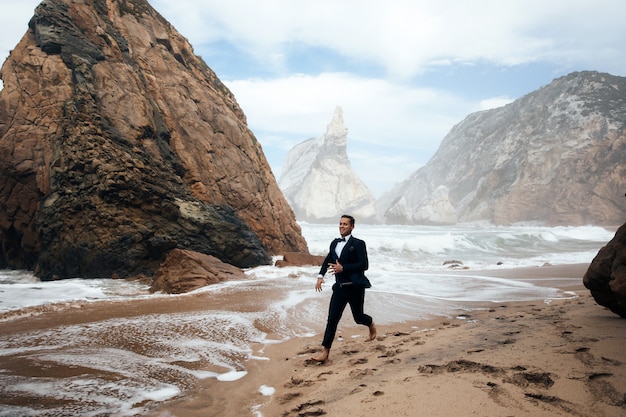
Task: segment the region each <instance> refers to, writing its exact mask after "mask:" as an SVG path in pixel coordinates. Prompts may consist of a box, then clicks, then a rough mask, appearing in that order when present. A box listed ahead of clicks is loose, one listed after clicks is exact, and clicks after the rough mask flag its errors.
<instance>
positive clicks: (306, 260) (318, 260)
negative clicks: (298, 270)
mask: <svg viewBox="0 0 626 417" xmlns="http://www.w3.org/2000/svg"><path fill="white" fill-rule="evenodd" d="M325 258H326V257H325V256H318V255H310V254H308V253H302V252H286V253H285V254H284V255H283V259H278V260H277V261H276V262H275V265H276V266H278V267H280V268H283V267H286V266H307V265H312V266H321V265H322V262H324V259H325Z"/></svg>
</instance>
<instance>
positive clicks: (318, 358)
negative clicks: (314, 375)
mask: <svg viewBox="0 0 626 417" xmlns="http://www.w3.org/2000/svg"><path fill="white" fill-rule="evenodd" d="M329 354H330V349H328V348H324V350H322V354H321V355H320V356H314V357H312V358H311V360H312V361H315V362H319V363H325V362H326V361H327V360H328V355H329Z"/></svg>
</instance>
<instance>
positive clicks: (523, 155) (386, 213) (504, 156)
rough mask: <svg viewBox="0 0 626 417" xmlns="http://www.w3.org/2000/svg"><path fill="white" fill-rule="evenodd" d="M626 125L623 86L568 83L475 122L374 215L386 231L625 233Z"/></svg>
mask: <svg viewBox="0 0 626 417" xmlns="http://www.w3.org/2000/svg"><path fill="white" fill-rule="evenodd" d="M625 126H626V78H624V77H616V76H613V75H610V74H602V73H598V72H591V71H587V72H577V73H572V74H569V75H567V76H565V77H561V78H558V79H556V80H554V81H553V82H552V83H550V84H549V85H547V86H545V87H542V88H540V89H538V90H537V91H534V92H532V93H530V94H528V95H526V96H524V97H521V98H520V99H518V100H515V101H514V102H513V103H510V104H508V105H506V106H503V107H500V108H497V109H492V110H487V111H482V112H478V113H473V114H470V115H469V116H468V117H467V118H466V119H465V120H463V121H462V122H461V123H459V124H458V125H456V126H455V127H454V128H453V129H452V130H451V131H450V132H449V133H448V135H446V137H445V138H444V139H443V141H442V143H441V145H440V147H439V149H438V150H437V152H436V153H435V155H434V156H433V157H432V158H431V160H430V161H429V162H428V163H427V164H426V165H425V166H423V167H421V168H420V169H419V170H417V171H416V172H415V173H414V174H412V175H411V176H410V177H409V178H408V179H406V180H405V181H403V182H402V183H401V184H398V185H397V186H396V187H394V189H393V190H391V191H390V192H388V193H386V194H384V195H383V196H381V198H380V199H379V200H378V201H377V214H378V216H379V218H380V219H382V220H383V221H384V222H385V223H421V224H425V223H426V224H428V223H436V224H441V223H444V224H446V223H447V224H452V223H455V222H475V221H490V222H493V223H495V224H512V223H516V222H535V223H539V224H545V225H586V224H596V225H604V226H614V225H617V224H621V223H622V221H623V219H624V218H625V217H626V207H625V206H624V204H623V203H622V200H623V194H624V189H626V168H625V165H624V161H626V128H625ZM441 187H445V188H446V189H447V196H445V198H444V197H443V195H442V193H441ZM442 207H443V208H444V209H443V211H442ZM452 210H453V211H454V215H453V214H452ZM442 213H443V215H442Z"/></svg>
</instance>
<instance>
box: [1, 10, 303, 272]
mask: <svg viewBox="0 0 626 417" xmlns="http://www.w3.org/2000/svg"><path fill="white" fill-rule="evenodd" d="M1 75H2V80H3V81H4V89H3V90H2V91H1V92H0V245H1V246H0V249H1V251H2V256H1V257H0V267H2V268H6V267H10V268H26V269H34V270H35V271H36V273H37V274H38V275H39V276H40V277H42V278H43V279H51V278H65V277H85V278H89V277H110V276H120V277H127V276H133V275H136V274H140V273H144V274H148V275H151V274H152V273H153V272H154V269H155V268H156V267H157V266H158V265H159V263H160V262H161V261H163V260H164V258H165V256H166V255H167V253H168V252H169V251H170V250H172V249H174V248H178V249H184V250H191V251H196V252H200V253H203V254H206V255H211V256H215V257H216V258H218V259H220V260H221V261H223V262H227V263H230V264H232V265H235V266H238V267H250V266H254V265H259V264H267V263H269V262H271V258H270V255H272V254H279V253H284V252H288V251H304V252H307V248H306V242H305V240H304V238H303V237H302V235H301V233H300V228H299V226H298V225H297V223H296V222H295V216H294V213H293V211H292V210H291V208H290V207H289V205H288V203H287V201H286V200H285V199H284V197H283V195H282V193H281V191H280V189H279V188H278V185H277V183H276V180H275V178H274V176H273V174H272V172H271V170H270V168H269V165H268V163H267V161H266V159H265V157H264V155H263V152H262V149H261V146H260V145H259V143H258V142H257V140H256V138H255V137H254V135H253V133H252V132H251V131H250V130H249V129H248V127H247V125H246V119H245V115H244V113H243V111H242V109H241V108H240V107H239V105H238V104H237V101H236V100H235V98H234V97H233V94H232V93H231V92H230V91H229V90H228V89H227V88H226V87H225V86H224V84H222V82H221V81H220V80H219V79H218V77H217V76H216V75H215V74H214V73H213V71H212V70H211V69H210V68H209V67H208V66H207V65H206V64H205V63H204V62H203V61H202V59H200V58H199V57H197V56H195V55H194V53H193V49H192V47H191V45H190V44H189V43H188V42H187V40H186V39H184V38H183V37H182V36H181V35H180V34H179V33H178V32H177V31H176V30H175V29H174V28H173V27H172V26H171V25H170V24H169V23H168V22H167V21H165V20H164V19H163V18H162V17H161V16H160V15H159V14H158V13H157V12H156V11H155V10H154V9H152V7H151V6H150V5H149V4H148V2H147V1H145V0H132V1H131V0H126V1H125V0H117V1H113V0H107V1H96V2H91V1H70V0H45V1H43V2H42V3H41V4H40V5H39V6H38V7H37V9H36V10H35V15H34V17H33V18H32V20H31V21H30V23H29V30H28V31H27V33H26V34H25V35H24V37H23V38H22V40H21V41H20V42H19V44H18V45H17V46H16V48H15V49H14V50H13V51H12V52H11V55H10V56H9V58H8V59H7V61H6V62H5V63H4V65H3V67H2V72H1Z"/></svg>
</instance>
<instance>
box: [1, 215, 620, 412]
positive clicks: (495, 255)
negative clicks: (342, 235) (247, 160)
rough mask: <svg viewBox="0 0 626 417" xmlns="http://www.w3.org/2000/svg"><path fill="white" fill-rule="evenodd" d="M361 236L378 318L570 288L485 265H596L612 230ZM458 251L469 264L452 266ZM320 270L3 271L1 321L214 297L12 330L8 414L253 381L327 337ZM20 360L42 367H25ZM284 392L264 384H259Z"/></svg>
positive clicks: (140, 403)
mask: <svg viewBox="0 0 626 417" xmlns="http://www.w3.org/2000/svg"><path fill="white" fill-rule="evenodd" d="M301 226H302V232H303V235H304V236H305V238H306V240H307V243H308V246H309V250H310V252H311V253H313V254H320V255H322V254H325V253H326V252H327V250H328V245H329V243H330V241H331V240H332V239H333V238H334V237H336V236H337V235H338V227H337V225H318V224H307V223H302V224H301ZM353 233H354V236H356V237H359V238H361V239H363V240H365V241H366V243H367V248H368V255H369V260H370V269H369V270H368V272H367V275H368V277H369V279H370V281H371V282H372V284H373V287H372V288H371V289H369V290H368V291H367V295H366V312H368V313H369V314H371V315H372V316H374V318H375V321H376V322H377V323H378V324H390V323H394V322H402V321H409V320H419V319H422V318H428V317H430V316H432V315H454V314H457V313H458V311H459V310H463V309H469V308H473V306H476V305H477V303H491V302H506V301H524V300H539V301H542V302H549V301H550V300H554V299H560V298H568V297H572V296H573V295H572V294H571V293H568V292H567V291H564V290H563V289H561V288H556V286H555V287H551V286H549V285H548V286H546V285H545V283H539V282H535V281H534V280H533V278H532V277H528V278H527V279H525V277H523V276H522V277H518V278H521V279H502V278H494V277H493V276H489V274H486V273H484V271H485V270H492V269H508V268H519V267H531V266H542V265H546V264H550V265H568V264H577V263H588V262H590V261H591V260H592V259H593V257H594V256H595V255H596V254H597V252H598V250H599V249H600V248H601V247H602V246H604V245H605V244H606V243H607V242H608V241H609V240H611V239H612V237H613V235H614V231H610V230H606V229H604V228H601V227H593V226H587V227H552V228H549V227H537V226H517V227H494V226H487V225H463V226H454V227H424V226H381V225H359V224H357V227H356V228H355V230H354V232H353ZM447 261H454V263H455V264H456V265H458V266H457V268H466V271H465V272H464V273H462V274H459V273H458V272H456V271H453V270H451V269H450V267H449V265H447V264H446V263H447ZM317 269H318V268H317V267H288V268H277V267H274V266H261V267H258V268H252V269H250V270H248V271H246V275H247V280H245V281H231V282H225V283H220V284H216V285H212V286H209V287H205V288H202V289H199V290H197V291H194V292H193V293H191V294H184V295H165V294H150V293H149V291H148V287H147V286H146V285H145V284H141V283H137V282H129V281H125V280H81V279H72V280H63V281H57V282H40V281H39V280H38V279H37V278H35V277H34V276H33V275H32V273H30V272H28V271H0V329H1V328H2V326H3V325H7V324H9V323H11V321H13V320H17V319H24V318H29V319H31V318H32V320H33V321H34V320H37V318H38V317H41V316H42V315H45V314H46V312H50V311H55V312H63V313H64V312H66V311H67V314H68V315H70V314H73V313H74V312H75V311H77V310H79V309H81V308H84V307H85V306H90V307H91V308H92V309H93V308H95V309H96V310H97V309H98V308H99V306H100V305H102V308H103V309H105V308H109V307H110V306H111V305H120V306H121V305H124V306H128V305H132V303H139V302H141V301H145V300H155V299H156V300H157V301H160V300H162V302H163V303H164V304H166V303H169V304H171V303H173V302H175V303H180V305H187V304H191V301H192V300H195V299H197V297H202V298H201V299H202V300H209V301H207V302H206V303H205V304H203V306H202V308H201V309H197V308H193V309H192V308H190V309H189V311H186V310H185V309H184V308H182V309H174V310H172V311H160V312H156V311H155V312H147V313H142V314H133V315H127V316H121V317H115V316H112V317H109V318H105V319H94V320H88V321H81V322H79V323H75V324H69V325H58V326H52V327H50V326H48V327H45V328H42V329H38V328H37V327H36V326H35V327H33V328H30V326H25V327H27V328H24V329H23V331H22V330H21V331H19V332H11V333H10V336H0V417H2V416H47V415H77V416H78V415H85V416H88V415H101V414H106V415H111V414H112V415H116V416H132V415H143V414H145V413H147V412H148V411H149V410H151V409H153V408H154V406H155V405H156V404H158V403H159V402H161V401H164V400H168V399H171V398H175V397H177V396H179V395H183V394H184V393H185V391H186V390H188V389H190V388H191V387H193V386H194V384H196V383H197V382H198V381H200V380H204V379H209V378H211V379H214V380H215V381H230V382H232V381H237V380H239V379H240V378H244V377H245V375H246V373H247V367H248V364H249V362H250V361H255V360H268V358H265V357H263V354H262V353H263V348H262V347H263V346H267V345H268V344H272V343H279V342H281V341H284V340H286V339H289V338H293V337H300V336H313V335H319V336H320V340H321V334H320V333H321V332H322V331H323V326H324V324H325V323H324V321H325V317H326V309H327V305H328V299H329V296H330V293H331V291H330V281H332V278H331V277H328V276H327V284H326V289H325V291H322V292H321V293H317V292H315V291H314V289H313V287H314V284H315V276H316V274H317ZM567 280H573V281H575V282H577V283H580V282H581V280H582V277H579V278H570V277H563V279H562V282H565V283H567ZM192 297H195V298H192ZM111 303H113V304H111ZM116 303H119V304H116ZM346 326H354V324H353V323H352V321H351V317H350V314H349V313H348V312H347V314H346V315H345V316H344V318H343V319H342V322H341V323H340V330H341V328H342V327H346ZM2 334H4V333H2ZM15 364H21V368H27V369H30V370H31V371H28V372H18V371H15V370H14V369H15V368H16V367H17V365H15ZM33 369H35V370H37V371H33ZM60 369H63V370H64V371H63V372H62V371H60ZM68 369H72V370H75V371H72V372H67V370H68ZM272 392H273V388H272V387H269V386H265V385H263V386H261V387H259V393H260V395H271V393H272ZM258 415H262V414H261V412H258Z"/></svg>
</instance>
